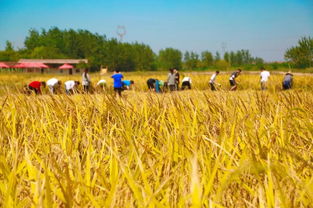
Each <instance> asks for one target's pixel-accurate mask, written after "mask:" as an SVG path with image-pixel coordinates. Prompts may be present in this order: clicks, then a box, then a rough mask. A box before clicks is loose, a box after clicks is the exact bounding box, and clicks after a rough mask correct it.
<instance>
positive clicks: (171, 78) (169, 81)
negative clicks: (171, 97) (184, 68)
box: [167, 73, 176, 85]
mask: <svg viewBox="0 0 313 208" xmlns="http://www.w3.org/2000/svg"><path fill="white" fill-rule="evenodd" d="M167 84H168V85H175V84H176V75H175V74H174V73H169V74H168V79H167Z"/></svg>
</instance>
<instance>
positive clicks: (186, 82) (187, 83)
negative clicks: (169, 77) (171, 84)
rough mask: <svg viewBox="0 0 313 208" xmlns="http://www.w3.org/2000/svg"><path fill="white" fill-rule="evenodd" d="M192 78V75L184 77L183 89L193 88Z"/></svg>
mask: <svg viewBox="0 0 313 208" xmlns="http://www.w3.org/2000/svg"><path fill="white" fill-rule="evenodd" d="M191 82H192V81H191V78H190V77H184V79H183V80H182V84H181V90H184V89H185V88H188V89H189V90H191Z"/></svg>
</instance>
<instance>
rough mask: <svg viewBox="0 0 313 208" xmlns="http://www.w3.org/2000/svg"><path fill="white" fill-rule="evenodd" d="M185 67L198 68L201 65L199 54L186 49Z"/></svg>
mask: <svg viewBox="0 0 313 208" xmlns="http://www.w3.org/2000/svg"><path fill="white" fill-rule="evenodd" d="M184 62H185V67H186V68H187V69H192V70H193V69H196V68H197V67H198V66H199V62H200V60H199V55H198V54H197V53H195V52H188V51H186V52H185V54H184Z"/></svg>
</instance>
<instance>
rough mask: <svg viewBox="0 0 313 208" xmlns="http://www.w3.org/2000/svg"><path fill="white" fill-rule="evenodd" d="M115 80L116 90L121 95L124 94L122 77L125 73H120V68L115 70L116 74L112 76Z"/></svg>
mask: <svg viewBox="0 0 313 208" xmlns="http://www.w3.org/2000/svg"><path fill="white" fill-rule="evenodd" d="M111 78H112V79H113V81H114V83H113V87H114V91H115V92H116V93H118V95H119V96H122V91H123V81H122V79H123V78H124V77H123V75H122V74H121V73H120V71H119V70H115V72H114V74H113V75H112V77H111Z"/></svg>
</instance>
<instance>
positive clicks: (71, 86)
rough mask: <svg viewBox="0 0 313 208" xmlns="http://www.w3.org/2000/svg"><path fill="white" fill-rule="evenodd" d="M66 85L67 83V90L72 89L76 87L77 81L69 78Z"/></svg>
mask: <svg viewBox="0 0 313 208" xmlns="http://www.w3.org/2000/svg"><path fill="white" fill-rule="evenodd" d="M64 85H65V90H72V89H74V86H75V81H74V80H68V81H66V82H64Z"/></svg>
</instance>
